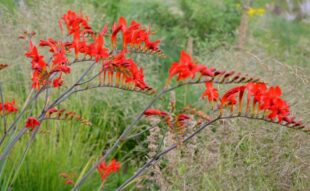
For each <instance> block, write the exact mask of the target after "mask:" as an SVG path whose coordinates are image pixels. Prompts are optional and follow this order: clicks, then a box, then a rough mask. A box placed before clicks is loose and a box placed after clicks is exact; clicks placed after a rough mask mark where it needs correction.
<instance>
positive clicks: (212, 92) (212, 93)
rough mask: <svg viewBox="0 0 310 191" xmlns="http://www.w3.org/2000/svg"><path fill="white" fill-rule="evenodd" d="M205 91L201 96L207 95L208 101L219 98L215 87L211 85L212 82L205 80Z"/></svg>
mask: <svg viewBox="0 0 310 191" xmlns="http://www.w3.org/2000/svg"><path fill="white" fill-rule="evenodd" d="M205 85H206V91H205V92H204V93H203V94H202V96H201V97H202V98H204V97H206V96H207V97H208V100H209V102H214V101H217V100H218V98H219V94H218V91H217V89H216V88H214V87H213V84H212V82H206V83H205Z"/></svg>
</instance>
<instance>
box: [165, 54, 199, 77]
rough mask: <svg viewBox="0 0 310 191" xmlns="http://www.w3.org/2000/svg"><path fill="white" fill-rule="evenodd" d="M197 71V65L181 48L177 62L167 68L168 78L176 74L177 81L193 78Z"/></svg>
mask: <svg viewBox="0 0 310 191" xmlns="http://www.w3.org/2000/svg"><path fill="white" fill-rule="evenodd" d="M197 71H198V70H197V65H196V64H195V63H194V62H193V60H192V58H191V57H190V55H188V54H186V52H185V51H184V50H182V51H181V56H180V60H179V62H175V63H173V64H172V65H171V67H170V69H169V78H170V79H171V78H172V77H173V76H175V75H178V78H177V80H178V81H179V80H184V79H186V78H192V79H194V78H195V75H196V73H197Z"/></svg>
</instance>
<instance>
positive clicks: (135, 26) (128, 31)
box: [111, 17, 160, 51]
mask: <svg viewBox="0 0 310 191" xmlns="http://www.w3.org/2000/svg"><path fill="white" fill-rule="evenodd" d="M120 32H121V33H122V37H123V44H122V46H123V49H125V50H126V49H127V46H128V45H130V46H135V47H139V48H143V47H142V46H144V48H146V49H149V50H153V51H157V50H159V49H158V45H159V43H160V40H155V41H154V42H152V41H150V38H149V36H150V34H152V32H151V30H150V29H148V30H146V29H144V28H141V24H140V23H138V22H136V21H135V20H133V21H131V23H130V25H129V26H127V22H126V19H125V18H124V17H120V18H119V20H118V23H114V25H113V26H112V35H111V42H112V46H113V48H116V46H117V34H118V33H120ZM143 44H144V45H143Z"/></svg>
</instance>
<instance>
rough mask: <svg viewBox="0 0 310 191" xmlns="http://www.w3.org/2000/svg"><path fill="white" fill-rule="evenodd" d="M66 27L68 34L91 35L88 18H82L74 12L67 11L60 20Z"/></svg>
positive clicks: (60, 24) (60, 23)
mask: <svg viewBox="0 0 310 191" xmlns="http://www.w3.org/2000/svg"><path fill="white" fill-rule="evenodd" d="M61 20H62V21H64V23H65V25H66V26H67V29H68V33H69V34H73V33H74V32H76V31H80V32H83V33H93V32H92V28H91V27H90V26H89V25H88V18H87V17H84V16H83V15H82V14H81V15H78V14H76V13H75V12H73V11H71V10H69V11H68V12H67V13H66V14H64V15H63V17H62V18H61ZM61 20H60V21H59V26H60V29H61V30H62V22H61Z"/></svg>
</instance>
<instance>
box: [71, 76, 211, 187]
mask: <svg viewBox="0 0 310 191" xmlns="http://www.w3.org/2000/svg"><path fill="white" fill-rule="evenodd" d="M212 80H213V79H209V80H206V81H190V82H184V83H180V84H178V85H176V86H174V87H171V88H166V87H164V88H163V89H162V90H161V91H160V92H158V93H157V95H156V96H155V97H154V98H153V99H152V100H151V101H150V103H149V104H148V105H147V106H146V107H145V108H144V110H143V111H142V112H141V113H139V115H138V116H137V117H136V118H135V119H134V120H133V122H132V123H131V124H130V125H129V126H127V127H126V129H125V130H124V131H123V133H122V134H121V135H120V137H119V138H118V139H117V140H116V142H115V143H114V144H113V145H112V147H110V148H109V149H108V150H107V151H106V153H105V154H104V155H103V156H102V157H100V159H99V160H97V161H96V162H95V164H94V165H93V166H92V167H91V168H90V169H89V170H88V171H87V172H86V173H85V175H84V176H83V177H82V178H81V179H80V180H78V181H77V182H76V184H75V186H74V187H73V189H72V190H73V191H75V190H77V189H78V188H79V187H80V186H81V185H82V184H83V183H84V182H85V181H86V179H87V178H88V177H89V176H90V175H91V174H92V173H94V171H95V170H96V168H97V166H98V165H99V164H100V163H101V162H102V161H105V160H106V159H107V158H108V157H109V156H110V154H111V153H112V152H113V151H114V150H115V149H116V148H117V147H118V145H119V144H120V143H121V142H122V141H124V140H125V139H126V136H127V134H128V132H129V131H130V130H131V129H132V128H133V127H134V126H135V125H136V124H137V122H138V121H139V120H140V119H141V118H142V117H143V114H144V112H145V111H146V110H147V109H149V108H150V107H151V106H152V105H153V104H154V103H155V102H156V101H157V100H158V99H159V98H160V97H161V96H162V95H163V94H165V93H167V92H170V91H172V90H174V89H177V88H179V87H182V86H185V85H191V84H200V83H205V82H207V81H212ZM96 87H99V86H96ZM96 87H94V88H96Z"/></svg>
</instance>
